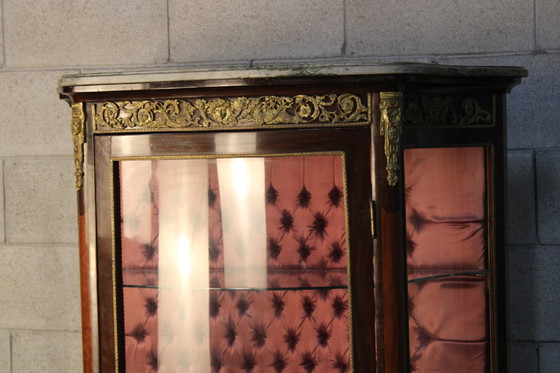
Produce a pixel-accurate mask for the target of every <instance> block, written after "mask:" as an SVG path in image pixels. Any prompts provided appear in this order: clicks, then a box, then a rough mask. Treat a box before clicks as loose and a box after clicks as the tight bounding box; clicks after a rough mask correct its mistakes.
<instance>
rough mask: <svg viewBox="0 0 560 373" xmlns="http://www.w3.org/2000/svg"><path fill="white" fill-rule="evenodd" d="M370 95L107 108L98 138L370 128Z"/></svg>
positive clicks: (98, 112) (101, 111)
mask: <svg viewBox="0 0 560 373" xmlns="http://www.w3.org/2000/svg"><path fill="white" fill-rule="evenodd" d="M370 102H371V99H370V96H369V95H361V96H358V95H355V94H349V93H346V94H341V95H337V94H329V95H320V96H319V95H318V96H308V95H297V96H291V97H288V96H261V97H234V98H210V99H192V100H190V99H177V100H153V101H152V100H146V101H122V102H105V103H101V104H95V105H94V110H95V126H96V131H97V132H123V131H130V130H142V131H146V130H148V131H169V130H184V131H196V130H208V129H224V127H234V128H243V127H254V126H275V127H290V126H294V127H295V126H297V127H301V126H326V125H366V124H369V123H370V122H371V104H370Z"/></svg>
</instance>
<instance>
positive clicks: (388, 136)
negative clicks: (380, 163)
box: [379, 92, 403, 186]
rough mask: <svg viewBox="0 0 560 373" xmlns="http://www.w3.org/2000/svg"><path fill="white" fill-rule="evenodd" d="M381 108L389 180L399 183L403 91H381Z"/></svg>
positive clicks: (381, 132) (391, 183)
mask: <svg viewBox="0 0 560 373" xmlns="http://www.w3.org/2000/svg"><path fill="white" fill-rule="evenodd" d="M379 96H380V102H379V110H380V112H381V123H380V127H379V132H380V134H381V136H385V156H386V157H387V166H386V169H387V182H388V183H389V185H391V186H395V185H397V182H398V180H399V176H398V172H399V169H400V166H399V154H400V138H401V133H402V98H403V95H402V93H401V92H380V94H379Z"/></svg>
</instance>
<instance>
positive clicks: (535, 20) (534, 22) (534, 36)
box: [533, 0, 539, 51]
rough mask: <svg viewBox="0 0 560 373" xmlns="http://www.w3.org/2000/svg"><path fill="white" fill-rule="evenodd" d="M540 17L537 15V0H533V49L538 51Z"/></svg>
mask: <svg viewBox="0 0 560 373" xmlns="http://www.w3.org/2000/svg"><path fill="white" fill-rule="evenodd" d="M538 22H539V20H538V17H537V0H533V49H534V50H535V51H538V49H539V45H538V39H537V30H538V24H537V23H538Z"/></svg>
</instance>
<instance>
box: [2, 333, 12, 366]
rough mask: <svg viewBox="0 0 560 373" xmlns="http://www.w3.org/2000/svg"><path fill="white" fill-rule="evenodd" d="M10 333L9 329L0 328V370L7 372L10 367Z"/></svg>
mask: <svg viewBox="0 0 560 373" xmlns="http://www.w3.org/2000/svg"><path fill="white" fill-rule="evenodd" d="M10 338H11V335H10V331H9V330H5V329H2V330H0V372H9V371H10V369H11V355H12V348H11V341H10Z"/></svg>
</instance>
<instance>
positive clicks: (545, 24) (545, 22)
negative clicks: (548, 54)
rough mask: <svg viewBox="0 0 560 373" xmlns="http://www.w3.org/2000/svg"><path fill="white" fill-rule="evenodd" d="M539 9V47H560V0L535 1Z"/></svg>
mask: <svg viewBox="0 0 560 373" xmlns="http://www.w3.org/2000/svg"><path fill="white" fill-rule="evenodd" d="M535 5H536V11H537V48H539V49H544V50H547V49H560V27H558V19H559V18H560V2H558V1H557V0H539V1H536V2H535Z"/></svg>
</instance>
